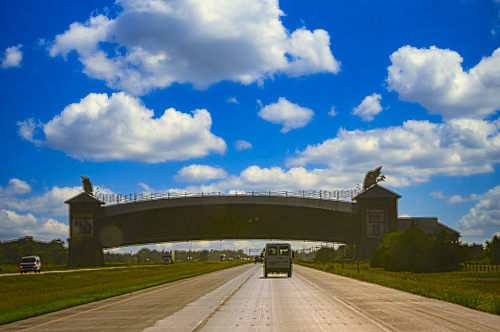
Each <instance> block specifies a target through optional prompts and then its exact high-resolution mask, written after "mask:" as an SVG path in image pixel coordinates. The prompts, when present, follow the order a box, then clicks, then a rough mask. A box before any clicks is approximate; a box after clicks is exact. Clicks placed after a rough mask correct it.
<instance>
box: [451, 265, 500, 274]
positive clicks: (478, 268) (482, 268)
mask: <svg viewBox="0 0 500 332" xmlns="http://www.w3.org/2000/svg"><path fill="white" fill-rule="evenodd" d="M461 266H462V271H475V272H498V271H499V270H500V269H499V265H487V264H476V263H462V264H461Z"/></svg>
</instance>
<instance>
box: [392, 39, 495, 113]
mask: <svg viewBox="0 0 500 332" xmlns="http://www.w3.org/2000/svg"><path fill="white" fill-rule="evenodd" d="M390 59H391V61H392V65H391V66H389V67H388V77H387V79H386V81H387V84H388V90H389V91H396V92H397V93H399V99H400V100H403V101H409V102H415V103H419V104H420V105H422V106H423V107H425V108H426V109H427V110H428V111H429V113H431V114H439V115H441V116H442V117H443V118H445V119H454V118H473V119H483V118H486V117H488V116H490V115H492V114H495V113H496V112H497V110H498V109H500V84H499V82H500V48H499V49H497V50H496V51H495V52H493V54H492V55H491V57H483V59H482V60H481V61H480V62H479V63H478V64H477V65H476V66H475V67H473V68H471V69H469V70H468V71H464V70H463V68H462V66H461V63H462V61H463V59H462V57H461V56H460V55H459V54H458V53H457V52H454V51H451V50H448V49H446V50H443V49H439V48H437V47H435V46H432V47H431V48H429V49H417V48H414V47H410V46H404V47H401V48H400V49H399V50H398V51H396V52H394V53H393V54H392V55H391V56H390Z"/></svg>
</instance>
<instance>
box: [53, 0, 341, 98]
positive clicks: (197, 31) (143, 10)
mask: <svg viewBox="0 0 500 332" xmlns="http://www.w3.org/2000/svg"><path fill="white" fill-rule="evenodd" d="M117 4H118V5H120V6H121V8H122V10H121V11H120V12H119V13H118V14H117V16H116V18H109V17H107V16H105V15H97V16H92V17H90V18H89V20H88V21H87V22H85V23H79V22H75V23H73V24H71V25H70V27H69V29H68V30H67V31H66V32H64V33H62V34H60V35H57V36H56V38H55V40H54V41H53V43H52V44H51V46H50V47H49V53H50V55H51V56H53V57H54V56H58V55H61V56H63V57H66V56H67V55H68V53H70V52H71V51H76V53H77V54H78V57H79V60H80V61H81V62H82V64H83V65H84V72H85V73H86V74H87V75H88V76H89V77H92V78H97V79H101V80H104V81H106V84H107V85H108V86H109V87H111V88H114V89H120V90H124V91H126V92H128V93H130V94H136V95H141V94H145V93H147V92H148V91H150V90H153V89H157V88H164V87H168V86H170V85H171V84H173V83H174V82H177V83H181V84H183V83H191V84H193V85H194V87H195V88H197V89H204V88H206V87H208V86H209V85H211V84H214V83H217V82H220V81H223V80H228V81H233V82H240V83H242V84H252V83H255V82H257V83H259V84H262V82H263V81H264V80H265V79H267V78H272V77H273V76H274V75H276V74H286V75H289V76H294V77H298V76H303V75H309V74H315V73H337V72H338V71H339V70H340V63H339V62H338V61H337V60H336V59H335V58H334V57H333V55H332V52H331V50H330V36H329V35H328V33H327V32H326V31H325V30H321V29H317V30H314V31H310V30H307V29H305V28H300V29H297V30H295V31H293V32H292V33H290V32H288V30H287V29H285V27H284V26H283V24H282V22H281V20H280V17H281V16H283V15H285V14H284V13H283V12H282V11H281V10H280V8H279V6H278V1H262V0H249V1H245V2H235V1H233V0H220V1H197V0H188V1H180V0H170V1H158V0H119V1H117ZM113 49H114V50H115V51H114V52H112V51H107V50H113Z"/></svg>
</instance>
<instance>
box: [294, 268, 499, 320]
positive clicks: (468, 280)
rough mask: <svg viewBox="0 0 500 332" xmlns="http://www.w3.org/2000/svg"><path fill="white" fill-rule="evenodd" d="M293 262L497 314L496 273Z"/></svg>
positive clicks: (497, 291)
mask: <svg viewBox="0 0 500 332" xmlns="http://www.w3.org/2000/svg"><path fill="white" fill-rule="evenodd" d="M295 263H296V264H300V265H304V266H308V267H312V268H315V269H318V270H323V271H326V272H330V273H335V274H339V275H343V276H346V277H350V278H354V279H358V280H363V281H367V282H371V283H374V284H378V285H382V286H386V287H391V288H395V289H399V290H402V291H406V292H409V293H413V294H418V295H422V296H426V297H430V298H435V299H439V300H443V301H447V302H452V303H456V304H460V305H463V306H466V307H469V308H473V309H477V310H481V311H484V312H489V313H492V314H497V315H498V314H500V273H499V272H472V271H458V272H446V273H413V272H390V271H385V270H383V269H378V268H377V269H375V268H370V265H369V263H360V268H359V273H358V272H357V265H356V263H355V262H347V263H345V264H344V270H342V264H341V263H340V262H332V263H326V264H323V263H313V262H297V261H296V262H295Z"/></svg>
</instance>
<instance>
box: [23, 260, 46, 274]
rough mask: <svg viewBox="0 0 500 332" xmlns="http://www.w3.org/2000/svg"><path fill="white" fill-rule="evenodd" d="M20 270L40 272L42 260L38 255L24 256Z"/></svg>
mask: <svg viewBox="0 0 500 332" xmlns="http://www.w3.org/2000/svg"><path fill="white" fill-rule="evenodd" d="M19 270H20V272H21V273H26V272H28V271H34V272H35V273H36V272H38V273H40V271H41V270H42V261H41V260H40V257H38V256H26V257H23V258H21V261H20V262H19Z"/></svg>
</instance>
